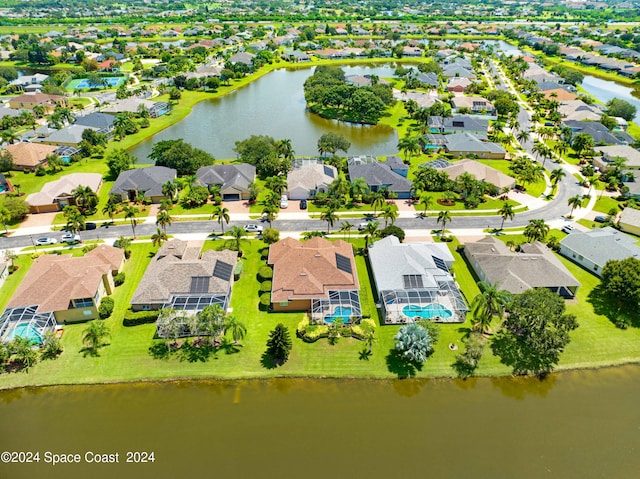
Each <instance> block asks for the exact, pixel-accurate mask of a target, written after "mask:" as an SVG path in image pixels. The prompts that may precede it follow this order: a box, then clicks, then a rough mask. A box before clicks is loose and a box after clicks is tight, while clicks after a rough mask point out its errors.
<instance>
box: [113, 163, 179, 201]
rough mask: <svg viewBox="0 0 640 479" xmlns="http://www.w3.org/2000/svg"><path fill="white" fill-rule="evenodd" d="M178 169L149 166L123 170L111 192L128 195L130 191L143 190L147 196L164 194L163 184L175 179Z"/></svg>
mask: <svg viewBox="0 0 640 479" xmlns="http://www.w3.org/2000/svg"><path fill="white" fill-rule="evenodd" d="M175 177H176V170H174V169H173V168H167V167H165V166H148V167H147V168H136V169H134V170H127V171H123V172H122V173H120V174H119V175H118V178H117V179H116V181H115V183H114V184H113V187H112V188H111V191H110V193H112V194H119V195H126V194H127V193H128V192H129V191H131V190H135V191H139V192H143V193H144V194H145V195H146V196H163V193H162V185H163V184H164V183H166V182H167V181H173V180H174V179H175Z"/></svg>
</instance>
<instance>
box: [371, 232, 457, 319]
mask: <svg viewBox="0 0 640 479" xmlns="http://www.w3.org/2000/svg"><path fill="white" fill-rule="evenodd" d="M369 260H370V263H371V272H372V275H373V279H374V282H375V285H376V290H377V294H378V300H379V302H380V306H381V308H382V315H383V319H384V322H385V323H386V324H397V323H407V322H411V321H417V320H419V319H429V320H431V321H437V322H443V323H462V322H464V320H465V317H466V313H467V306H466V304H465V302H464V299H463V298H462V294H461V293H460V290H459V289H458V286H457V285H456V283H455V280H454V278H453V276H452V274H451V271H450V268H451V267H452V266H453V261H454V260H453V256H452V254H451V252H450V251H449V248H448V247H447V245H446V244H444V243H406V244H401V243H400V241H399V240H398V238H396V237H395V236H387V237H386V238H384V239H381V240H380V241H376V242H375V243H373V244H372V245H371V246H370V247H369Z"/></svg>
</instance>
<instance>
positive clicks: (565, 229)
mask: <svg viewBox="0 0 640 479" xmlns="http://www.w3.org/2000/svg"><path fill="white" fill-rule="evenodd" d="M575 229H576V227H575V226H573V225H564V226H563V227H562V232H563V233H567V234H571V233H572V232H573V231H575Z"/></svg>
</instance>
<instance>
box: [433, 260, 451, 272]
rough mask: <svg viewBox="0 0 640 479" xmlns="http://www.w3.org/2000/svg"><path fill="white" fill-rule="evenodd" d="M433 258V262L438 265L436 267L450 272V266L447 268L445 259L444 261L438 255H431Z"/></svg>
mask: <svg viewBox="0 0 640 479" xmlns="http://www.w3.org/2000/svg"><path fill="white" fill-rule="evenodd" d="M431 257H432V258H433V262H434V263H435V265H436V268H439V269H441V270H442V271H446V272H447V273H448V272H449V268H447V265H446V263H445V262H444V261H442V259H440V258H438V257H437V256H431Z"/></svg>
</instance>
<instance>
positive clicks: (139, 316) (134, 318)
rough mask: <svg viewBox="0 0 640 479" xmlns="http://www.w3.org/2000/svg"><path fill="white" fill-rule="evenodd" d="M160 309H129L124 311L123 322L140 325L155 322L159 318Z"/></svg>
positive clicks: (127, 324)
mask: <svg viewBox="0 0 640 479" xmlns="http://www.w3.org/2000/svg"><path fill="white" fill-rule="evenodd" d="M158 314H159V313H158V311H137V312H133V311H127V312H126V313H124V319H123V320H122V324H123V325H124V326H138V325H140V324H150V323H155V322H156V321H157V319H158Z"/></svg>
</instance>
